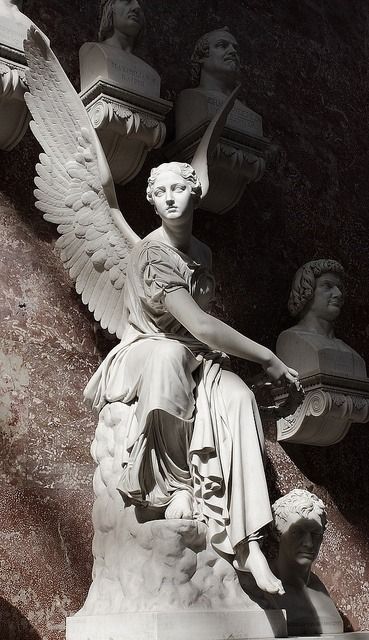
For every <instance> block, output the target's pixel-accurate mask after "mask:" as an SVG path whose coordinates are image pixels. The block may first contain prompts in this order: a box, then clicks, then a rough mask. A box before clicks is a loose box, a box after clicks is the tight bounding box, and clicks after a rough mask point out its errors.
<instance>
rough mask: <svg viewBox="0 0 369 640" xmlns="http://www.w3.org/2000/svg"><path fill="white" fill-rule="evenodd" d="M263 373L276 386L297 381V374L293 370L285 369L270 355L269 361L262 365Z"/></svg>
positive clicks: (278, 360)
mask: <svg viewBox="0 0 369 640" xmlns="http://www.w3.org/2000/svg"><path fill="white" fill-rule="evenodd" d="M264 371H265V373H266V374H267V376H268V378H269V379H270V380H272V381H273V382H274V383H277V384H284V383H288V384H291V383H295V382H297V380H298V377H299V374H298V373H297V371H295V369H291V367H287V365H286V364H284V362H282V360H280V359H279V358H277V356H276V355H275V354H274V353H272V354H271V358H270V360H269V361H268V362H267V363H266V365H264Z"/></svg>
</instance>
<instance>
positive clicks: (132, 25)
mask: <svg viewBox="0 0 369 640" xmlns="http://www.w3.org/2000/svg"><path fill="white" fill-rule="evenodd" d="M144 27H145V17H144V13H143V11H142V8H141V6H140V3H139V2H138V1H137V0H102V3H101V20H100V28H99V41H100V42H103V41H106V40H109V39H110V38H112V36H114V35H115V34H116V33H118V34H123V35H124V36H127V37H129V38H131V39H133V42H134V46H136V45H137V44H138V39H139V38H140V36H142V34H143V30H144ZM122 48H124V47H122Z"/></svg>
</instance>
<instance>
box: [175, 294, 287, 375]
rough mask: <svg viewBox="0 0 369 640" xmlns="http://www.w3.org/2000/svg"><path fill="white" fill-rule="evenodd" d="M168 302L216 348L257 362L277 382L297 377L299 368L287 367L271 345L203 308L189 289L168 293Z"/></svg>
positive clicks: (192, 330) (195, 333)
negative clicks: (267, 345)
mask: <svg viewBox="0 0 369 640" xmlns="http://www.w3.org/2000/svg"><path fill="white" fill-rule="evenodd" d="M165 304H166V307H167V309H168V311H169V312H170V313H171V314H172V315H173V316H174V317H175V318H177V320H178V321H179V322H180V323H181V324H182V325H183V326H184V327H186V329H187V330H188V331H189V332H190V333H191V334H192V335H193V336H194V337H195V338H197V339H198V340H200V342H204V343H205V344H207V345H209V347H211V348H212V349H217V350H219V351H225V352H226V353H228V354H230V355H233V356H237V357H238V358H243V359H245V360H251V361H252V362H257V363H258V364H260V365H261V366H262V367H263V369H264V370H265V372H266V373H267V374H268V376H269V377H270V378H271V379H272V380H274V381H275V382H279V381H287V382H295V381H296V379H297V376H298V374H297V371H295V370H294V369H291V368H290V367H287V366H286V365H285V364H284V363H283V362H282V360H280V359H279V358H277V356H276V355H275V354H274V353H273V352H272V351H270V349H267V348H266V347H263V346H262V345H261V344H258V343H257V342H254V341H253V340H250V338H246V336H244V335H242V333H239V332H238V331H236V330H235V329H232V327H230V326H228V325H227V324H225V323H224V322H222V321H221V320H218V319H217V318H214V316H211V315H210V314H208V313H206V311H203V310H202V309H201V308H200V307H199V306H198V304H197V303H196V302H195V301H194V299H193V298H192V297H191V295H190V294H189V292H188V291H186V290H185V289H183V288H181V289H176V290H175V291H172V292H170V293H167V294H166V298H165Z"/></svg>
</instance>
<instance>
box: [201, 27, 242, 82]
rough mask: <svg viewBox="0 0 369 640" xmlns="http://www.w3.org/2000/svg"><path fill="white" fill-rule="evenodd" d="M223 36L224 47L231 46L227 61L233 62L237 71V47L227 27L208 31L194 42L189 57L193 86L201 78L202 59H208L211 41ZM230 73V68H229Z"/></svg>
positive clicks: (238, 62)
mask: <svg viewBox="0 0 369 640" xmlns="http://www.w3.org/2000/svg"><path fill="white" fill-rule="evenodd" d="M222 35H224V36H225V39H226V40H227V42H226V43H225V45H227V44H228V46H231V47H232V48H233V51H232V52H229V53H228V57H229V61H228V62H231V61H233V62H234V65H235V67H237V70H238V69H239V64H240V61H239V57H238V45H237V42H236V40H235V38H234V37H233V36H232V34H231V32H230V30H229V28H228V27H222V28H221V29H215V30H214V31H209V32H208V33H205V34H204V35H203V36H201V38H199V40H198V41H197V42H196V45H195V48H194V51H193V53H192V56H191V80H192V84H193V85H194V86H198V84H199V82H200V78H201V68H202V65H203V63H204V59H206V58H209V55H210V47H211V44H212V41H213V39H215V38H217V37H218V36H219V38H221V36H222ZM228 41H229V42H228ZM231 58H232V60H231ZM229 70H230V71H232V69H231V68H229Z"/></svg>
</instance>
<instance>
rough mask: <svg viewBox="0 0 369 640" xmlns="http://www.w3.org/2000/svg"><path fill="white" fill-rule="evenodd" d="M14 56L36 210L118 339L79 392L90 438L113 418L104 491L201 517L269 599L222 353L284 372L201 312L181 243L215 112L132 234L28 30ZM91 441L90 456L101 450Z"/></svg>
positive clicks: (255, 467)
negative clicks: (151, 225) (89, 410)
mask: <svg viewBox="0 0 369 640" xmlns="http://www.w3.org/2000/svg"><path fill="white" fill-rule="evenodd" d="M25 52H26V56H27V60H28V65H29V77H28V82H29V94H28V95H27V98H26V99H27V104H28V107H29V109H30V112H31V114H32V116H33V122H32V123H31V128H32V131H33V133H34V135H35V136H36V138H37V140H38V141H39V143H40V144H41V146H42V147H43V149H44V152H45V153H43V154H41V155H40V163H39V164H38V165H37V174H38V177H36V179H35V182H36V185H37V189H36V190H35V195H36V198H37V207H38V208H39V209H41V211H43V212H44V217H45V219H46V220H49V221H50V222H53V223H55V224H57V225H58V232H59V233H60V235H61V237H60V238H59V239H58V241H57V246H58V247H59V249H60V255H61V259H62V261H63V262H64V266H65V268H66V269H68V270H69V273H70V276H71V278H72V279H73V280H74V281H75V286H76V290H77V292H78V293H79V294H81V295H82V300H83V302H84V303H85V304H86V305H88V308H89V310H90V311H91V312H93V314H94V317H95V319H96V320H97V321H98V322H100V324H101V326H102V327H103V328H107V329H108V331H109V332H110V333H111V334H116V336H117V337H118V338H119V339H120V342H119V344H118V345H117V346H116V347H114V348H113V349H112V351H111V352H110V353H109V354H108V356H107V357H106V359H105V360H104V362H103V363H102V364H101V365H100V367H99V369H98V370H97V371H96V373H95V374H94V375H93V377H92V379H91V380H90V382H89V383H88V385H87V387H86V390H85V397H86V399H87V402H88V403H89V405H91V406H92V407H93V408H94V409H95V410H96V411H97V412H99V426H98V431H99V430H100V432H101V431H104V432H106V431H107V429H109V428H110V425H111V421H112V420H113V421H114V420H117V421H118V422H119V421H120V424H121V422H122V419H121V417H120V416H124V429H123V431H122V432H121V434H122V433H123V435H122V436H121V439H120V441H119V447H118V448H119V452H118V453H119V457H120V460H119V465H118V469H119V471H118V472H119V476H120V478H119V481H118V490H119V493H118V492H117V491H116V485H115V487H114V488H113V491H114V492H115V493H114V495H117V496H118V499H119V500H120V501H121V497H120V495H121V496H123V498H124V505H125V506H124V508H127V507H129V506H132V505H134V507H135V508H137V509H138V510H139V511H140V514H141V517H143V518H144V516H142V514H144V513H145V510H146V512H147V514H150V519H151V520H153V519H157V520H160V519H162V521H163V519H164V518H166V519H167V520H169V521H170V520H173V519H174V520H177V521H183V520H198V521H200V522H204V523H206V525H207V527H208V531H209V539H210V540H211V544H212V546H213V548H214V549H215V550H216V551H217V552H218V554H220V555H221V556H222V557H223V558H226V559H228V560H229V562H230V563H233V566H234V567H235V568H236V569H237V570H239V571H247V572H251V573H252V574H253V576H254V578H255V581H256V583H257V584H258V586H259V587H260V588H261V589H262V590H265V591H267V592H269V593H280V594H282V593H283V592H284V591H283V586H282V583H281V582H280V581H279V580H278V579H277V578H276V577H275V576H274V575H273V573H272V572H271V570H270V568H269V566H268V563H267V561H266V559H265V556H264V554H263V552H262V550H261V548H260V540H261V538H262V530H263V528H264V527H265V526H266V525H267V524H268V523H269V522H271V521H272V514H271V509H270V502H269V497H268V490H267V484H266V479H265V473H264V467H263V455H262V454H263V434H262V427H261V421H260V417H259V413H258V409H257V405H256V402H255V398H254V396H253V394H252V393H251V391H250V389H249V388H248V387H247V386H246V384H245V383H244V382H243V381H242V380H241V379H240V378H239V377H238V376H237V375H236V374H235V373H233V372H232V370H231V367H230V361H229V356H228V355H226V354H230V355H233V356H237V357H239V358H244V359H247V360H251V361H252V362H256V363H258V364H260V365H261V366H262V367H263V369H264V371H265V372H266V374H267V375H268V376H269V378H270V379H271V380H272V381H275V382H286V383H293V382H295V381H296V379H297V372H296V371H295V370H293V369H291V368H289V367H287V366H286V365H285V364H284V363H283V362H282V361H281V360H280V359H279V358H277V356H276V355H274V353H272V352H271V351H270V350H269V349H267V348H265V347H264V346H261V345H260V344H257V343H256V342H254V341H252V340H250V339H249V338H247V337H245V336H244V335H242V334H241V333H239V332H238V331H236V330H234V329H232V328H231V327H229V326H228V325H227V324H225V323H224V322H222V321H221V320H218V319H217V318H215V317H214V316H212V315H210V313H209V311H208V308H209V304H210V302H211V300H212V298H213V294H214V279H213V276H212V275H211V252H210V249H209V248H208V247H207V246H206V245H205V244H204V243H203V242H201V241H200V240H198V239H196V238H195V237H194V236H193V235H192V221H193V214H194V210H195V209H196V208H197V207H199V206H200V205H201V201H202V198H204V196H205V194H206V191H207V188H208V183H207V166H206V162H205V161H204V157H205V156H206V154H207V153H208V151H209V149H210V147H211V140H213V138H212V136H213V135H215V133H216V132H217V127H218V129H219V126H221V123H222V120H221V117H220V116H219V115H218V120H217V121H213V123H212V124H211V125H210V129H209V130H208V132H207V133H206V134H205V137H204V139H203V140H202V142H201V143H200V147H199V150H198V153H197V154H196V155H195V157H194V160H193V165H194V166H190V165H189V164H184V163H179V162H171V163H169V164H162V165H160V166H159V167H157V168H155V169H153V170H152V171H151V175H150V177H149V180H148V187H147V199H148V201H149V202H150V203H151V204H152V205H153V206H154V210H155V214H156V215H157V216H158V219H159V220H158V221H159V222H160V226H159V227H158V228H157V229H155V231H153V232H152V233H149V235H147V236H146V237H145V238H143V239H141V238H139V237H138V236H137V235H136V234H135V232H134V231H133V230H132V229H131V228H130V227H129V225H128V224H127V222H126V220H125V219H124V217H123V215H122V213H121V212H120V210H119V208H118V203H117V198H116V194H115V190H114V184H113V181H112V178H111V174H110V171H109V167H108V163H107V161H106V158H105V156H104V154H103V152H102V149H101V147H100V144H99V141H98V138H97V136H96V133H95V131H94V129H93V127H92V125H91V123H90V121H89V118H88V115H87V113H86V111H85V110H84V108H83V106H82V103H81V101H80V99H79V97H78V96H77V94H76V93H75V91H74V89H73V87H72V86H71V84H70V82H69V80H68V79H67V77H66V75H65V74H64V72H63V70H62V68H61V66H60V64H59V63H58V61H57V59H56V57H55V55H54V54H53V53H52V51H51V50H50V48H49V46H48V44H47V43H46V42H45V40H44V39H43V38H42V36H41V35H40V34H39V33H38V32H37V31H36V30H35V29H31V30H30V33H29V37H28V40H27V41H26V42H25ZM233 99H234V97H233ZM227 105H228V106H227V108H228V109H229V108H231V106H232V104H231V103H230V102H229V100H228V103H227ZM226 116H227V112H226V111H224V112H223V116H222V117H223V121H224V118H226ZM204 150H206V152H205V151H204ZM116 416H118V418H116ZM99 437H100V436H99ZM99 437H98V436H96V442H95V445H94V446H95V449H94V447H93V450H94V455H95V457H96V458H97V459H99V456H100V457H101V456H103V455H105V454H104V453H103V452H102V449H101V450H99V442H100V441H99ZM96 443H97V444H96ZM104 446H105V445H104ZM110 446H111V443H109V442H108V443H107V444H106V448H107V449H109V447H110ZM106 459H107V460H108V458H106ZM114 460H116V458H114ZM114 464H115V462H114V461H113V462H112V465H111V466H109V464H106V465H101V475H100V476H99V477H100V480H99V481H95V484H94V486H95V491H97V492H99V490H100V485H99V482H100V481H101V482H103V481H104V477H105V475H106V474H107V475H108V474H109V473H110V472H112V473H113V472H114V473H116V472H117V468H116V467H114ZM104 474H105V475H104ZM101 478H102V480H101ZM110 489H111V487H110V488H109V490H110ZM119 494H120V495H119ZM121 505H122V508H123V502H122V501H121ZM102 511H103V510H100V511H99V509H98V508H97V509H96V511H95V514H94V517H95V518H96V519H99V518H104V517H105V518H106V523H105V527H107V528H108V527H109V522H108V521H109V518H110V513H109V511H108V510H107V511H106V513H105V512H104V513H102ZM148 518H149V516H148ZM96 549H97V546H96V545H95V551H96ZM96 553H97V556H98V552H96ZM96 562H97V565H96V567H97V569H96V570H98V566H99V565H98V563H99V562H100V559H99V558H97V560H96Z"/></svg>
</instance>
